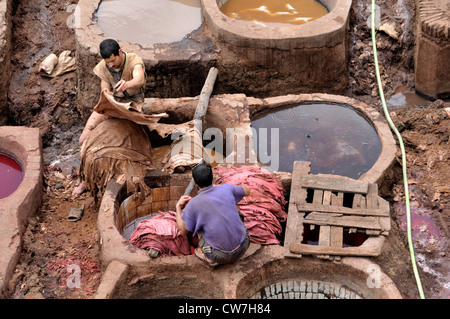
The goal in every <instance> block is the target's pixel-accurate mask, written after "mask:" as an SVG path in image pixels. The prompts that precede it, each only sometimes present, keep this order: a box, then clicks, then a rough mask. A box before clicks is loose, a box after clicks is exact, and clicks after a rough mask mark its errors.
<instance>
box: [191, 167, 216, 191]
mask: <svg viewBox="0 0 450 319" xmlns="http://www.w3.org/2000/svg"><path fill="white" fill-rule="evenodd" d="M192 177H193V178H194V181H195V183H196V184H197V185H198V187H201V188H203V187H207V186H210V185H212V181H213V173H212V169H211V166H210V165H208V164H200V165H197V166H196V167H194V169H193V170H192Z"/></svg>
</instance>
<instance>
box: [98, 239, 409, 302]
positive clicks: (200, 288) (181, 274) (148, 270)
mask: <svg viewBox="0 0 450 319" xmlns="http://www.w3.org/2000/svg"><path fill="white" fill-rule="evenodd" d="M258 246H259V245H258ZM131 269H132V265H128V264H125V263H123V262H120V261H117V260H114V261H112V262H111V263H110V264H109V265H108V267H107V268H106V270H105V272H104V274H103V276H102V281H101V283H100V286H99V288H98V289H97V293H96V295H95V298H96V299H105V298H173V297H184V298H225V299H236V298H239V299H246V298H247V299H248V298H252V297H254V295H255V293H256V292H258V291H260V290H261V289H264V287H267V286H268V285H271V284H274V283H277V282H279V281H281V280H296V281H302V282H308V281H314V282H316V283H332V284H334V285H336V286H339V287H343V288H345V289H346V290H347V291H353V292H355V293H356V294H357V295H358V296H360V297H361V298H365V299H401V298H402V296H401V294H400V292H399V290H398V289H397V287H396V286H395V284H394V282H393V281H392V280H391V279H390V278H389V277H388V276H387V275H386V274H385V273H384V272H383V271H382V270H381V269H380V267H379V266H378V265H377V264H376V263H374V262H372V261H371V260H369V259H367V258H357V257H344V258H342V260H341V261H340V262H331V261H326V260H322V259H318V258H314V257H306V256H304V257H302V258H301V259H297V258H285V257H284V255H283V247H281V246H278V245H269V246H261V247H258V248H256V250H255V251H254V253H253V254H252V255H250V256H249V257H248V258H246V259H242V260H238V261H236V262H235V263H233V264H231V265H226V266H222V267H219V268H216V269H214V270H211V269H210V268H209V267H207V266H205V265H203V264H202V262H201V261H199V260H198V259H197V258H196V257H195V256H192V255H191V256H186V257H184V258H178V257H166V258H158V259H157V260H154V261H152V262H151V263H147V264H145V265H141V266H140V267H133V269H134V271H133V272H131ZM374 271H376V272H377V273H376V275H374ZM130 273H133V274H134V275H133V276H131V277H130V276H129V274H130ZM174 273H176V276H173V274H174ZM138 287H139V288H138ZM338 298H341V299H343V298H348V296H345V297H343V296H342V295H341V296H338Z"/></svg>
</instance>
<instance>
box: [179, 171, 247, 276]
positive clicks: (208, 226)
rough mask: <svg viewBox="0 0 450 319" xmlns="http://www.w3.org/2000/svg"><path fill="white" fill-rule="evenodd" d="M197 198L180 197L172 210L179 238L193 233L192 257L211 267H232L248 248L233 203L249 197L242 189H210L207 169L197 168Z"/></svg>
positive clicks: (195, 172) (237, 187)
mask: <svg viewBox="0 0 450 319" xmlns="http://www.w3.org/2000/svg"><path fill="white" fill-rule="evenodd" d="M192 177H193V179H194V182H195V184H196V185H197V186H198V187H199V191H198V193H197V196H195V197H193V198H192V197H190V196H182V197H181V198H180V199H179V201H178V203H177V206H176V211H177V226H178V229H179V231H180V233H181V234H182V235H187V234H188V232H192V233H193V234H195V233H197V234H198V235H199V237H200V242H199V248H197V249H196V250H195V255H196V256H197V257H199V258H201V259H202V260H203V261H205V262H207V263H208V265H210V266H211V267H214V266H216V265H219V264H228V263H232V262H233V261H235V260H236V259H238V258H239V257H240V256H242V255H243V254H244V252H245V251H246V250H247V248H248V247H249V245H250V236H249V234H248V232H247V229H246V228H245V226H244V223H243V221H242V220H241V217H240V214H239V210H238V207H237V203H239V201H240V200H241V199H242V198H243V197H244V196H248V195H249V194H250V190H249V189H248V188H246V187H245V186H240V185H231V184H223V185H219V186H214V185H212V181H213V174H212V169H211V166H210V165H208V164H200V165H198V166H196V167H195V168H194V169H193V171H192Z"/></svg>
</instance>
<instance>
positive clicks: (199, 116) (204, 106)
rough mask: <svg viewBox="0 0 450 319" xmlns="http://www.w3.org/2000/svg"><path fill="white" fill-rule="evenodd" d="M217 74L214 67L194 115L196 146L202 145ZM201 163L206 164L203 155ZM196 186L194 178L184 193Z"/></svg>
mask: <svg viewBox="0 0 450 319" xmlns="http://www.w3.org/2000/svg"><path fill="white" fill-rule="evenodd" d="M217 72H218V70H217V68H214V67H212V68H210V69H209V72H208V76H207V78H206V80H205V84H204V85H203V88H202V92H201V93H200V98H199V101H198V105H197V108H196V109H195V114H194V145H195V143H196V142H200V143H202V132H203V131H202V121H203V117H204V116H205V114H206V111H207V110H208V106H209V98H210V96H211V93H212V90H213V87H214V83H215V81H216V78H217ZM200 145H202V144H200ZM200 163H204V160H203V154H202V160H201V161H200ZM200 163H199V164H200ZM194 185H195V184H194V179H193V178H192V179H191V181H190V182H189V185H188V187H187V188H186V190H185V191H184V195H190V194H191V192H192V190H193V189H194Z"/></svg>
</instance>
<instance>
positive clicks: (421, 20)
mask: <svg viewBox="0 0 450 319" xmlns="http://www.w3.org/2000/svg"><path fill="white" fill-rule="evenodd" d="M446 5H450V3H448V1H446V0H434V1H424V0H416V10H417V14H416V27H415V36H416V47H415V77H416V90H417V91H419V92H420V93H422V94H424V95H426V96H428V97H431V98H448V97H450V65H449V61H450V40H449V37H450V26H449V22H450V13H449V10H448V9H450V8H445V6H446Z"/></svg>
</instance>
